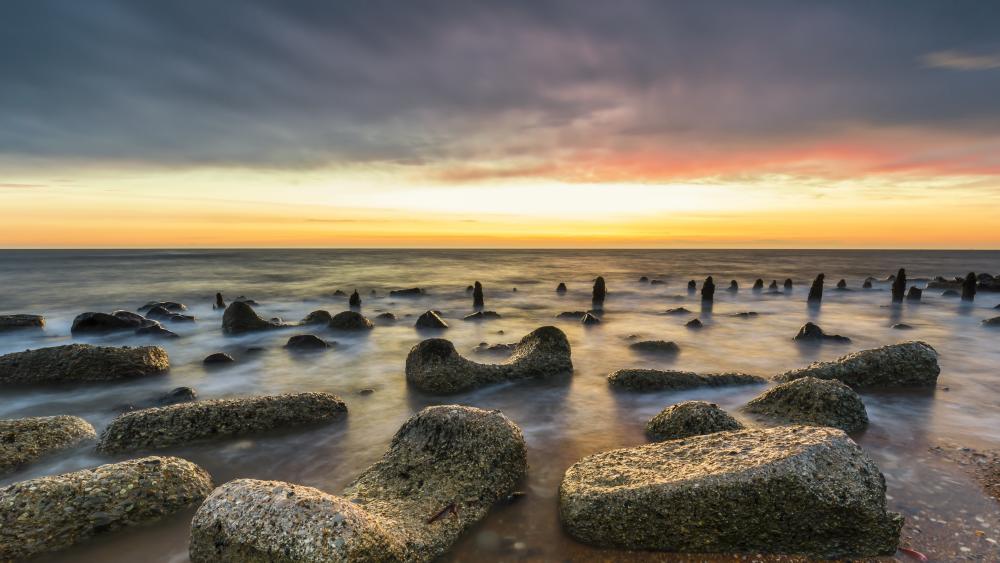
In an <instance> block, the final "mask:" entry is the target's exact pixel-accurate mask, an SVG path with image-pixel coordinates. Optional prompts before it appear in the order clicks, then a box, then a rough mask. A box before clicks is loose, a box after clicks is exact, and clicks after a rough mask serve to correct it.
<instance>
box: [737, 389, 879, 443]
mask: <svg viewBox="0 0 1000 563" xmlns="http://www.w3.org/2000/svg"><path fill="white" fill-rule="evenodd" d="M744 408H745V410H746V411H747V412H750V413H754V414H761V415H765V416H768V417H772V418H776V419H778V420H780V421H782V422H786V423H792V424H807V425H810V426H832V427H834V428H839V429H841V430H843V431H844V432H855V431H857V430H861V429H862V428H864V427H865V426H867V425H868V412H867V411H866V410H865V405H864V403H863V402H861V397H860V396H859V395H858V394H857V393H856V392H855V391H854V390H853V389H851V388H850V387H848V386H847V385H844V384H843V383H841V382H840V381H837V380H836V379H816V378H815V377H803V378H801V379H795V380H793V381H789V382H788V383H782V384H781V385H778V386H776V387H772V388H771V389H768V390H767V391H764V392H763V393H761V394H760V395H758V396H757V397H755V398H754V399H752V400H751V401H750V402H749V403H747V404H746V407H744Z"/></svg>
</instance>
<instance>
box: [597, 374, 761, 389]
mask: <svg viewBox="0 0 1000 563" xmlns="http://www.w3.org/2000/svg"><path fill="white" fill-rule="evenodd" d="M766 382H767V380H765V379H764V378H763V377H758V376H756V375H750V374H747V373H705V374H701V373H694V372H693V371H677V370H666V371H663V370H658V369H620V370H618V371H615V372H612V373H611V374H609V375H608V383H609V384H610V385H611V386H612V387H617V388H620V389H627V390H629V391H664V390H668V389H694V388H696V387H722V386H725V385H752V384H760V383H766Z"/></svg>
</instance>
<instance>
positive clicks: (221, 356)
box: [201, 352, 236, 365]
mask: <svg viewBox="0 0 1000 563" xmlns="http://www.w3.org/2000/svg"><path fill="white" fill-rule="evenodd" d="M235 361H236V360H234V359H233V357H232V356H230V355H229V354H227V353H225V352H216V353H214V354H209V355H207V356H205V359H204V360H202V361H201V363H203V364H208V365H217V364H231V363H233V362H235Z"/></svg>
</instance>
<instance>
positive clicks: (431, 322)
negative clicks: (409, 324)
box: [414, 311, 448, 329]
mask: <svg viewBox="0 0 1000 563" xmlns="http://www.w3.org/2000/svg"><path fill="white" fill-rule="evenodd" d="M414 326H415V327H416V328H423V329H443V328H448V323H446V322H444V319H442V318H441V317H440V316H439V315H438V314H437V313H436V312H434V311H427V312H426V313H424V314H422V315H420V317H418V318H417V322H416V324H415V325H414Z"/></svg>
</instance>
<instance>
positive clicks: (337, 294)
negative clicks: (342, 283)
mask: <svg viewBox="0 0 1000 563" xmlns="http://www.w3.org/2000/svg"><path fill="white" fill-rule="evenodd" d="M333 296H334V297H347V294H346V293H344V290H342V289H338V290H337V291H334V292H333Z"/></svg>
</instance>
